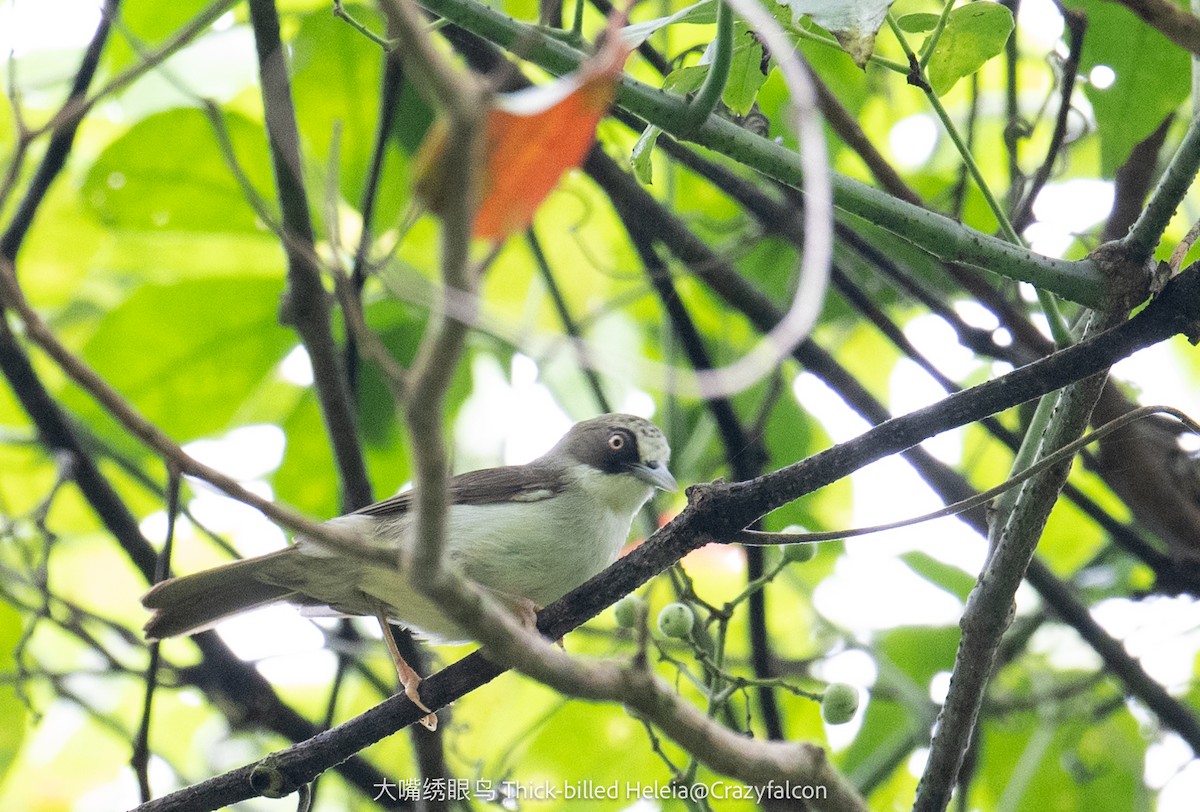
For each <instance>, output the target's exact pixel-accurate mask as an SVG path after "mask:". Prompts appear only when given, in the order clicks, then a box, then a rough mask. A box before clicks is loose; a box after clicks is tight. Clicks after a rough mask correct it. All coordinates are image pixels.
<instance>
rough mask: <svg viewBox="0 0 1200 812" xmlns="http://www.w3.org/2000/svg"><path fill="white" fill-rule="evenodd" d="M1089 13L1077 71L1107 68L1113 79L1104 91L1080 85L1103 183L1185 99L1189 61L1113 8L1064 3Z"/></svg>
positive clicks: (1093, 1) (1079, 0)
mask: <svg viewBox="0 0 1200 812" xmlns="http://www.w3.org/2000/svg"><path fill="white" fill-rule="evenodd" d="M1066 5H1067V6H1068V7H1070V8H1072V9H1076V10H1079V11H1082V12H1084V13H1086V14H1087V19H1088V28H1087V36H1085V37H1084V39H1083V54H1082V58H1081V59H1080V72H1081V73H1082V74H1084V75H1090V74H1091V72H1092V70H1093V69H1094V68H1096V67H1098V66H1101V65H1103V66H1106V67H1108V68H1110V69H1111V70H1112V71H1113V73H1114V74H1115V80H1114V81H1113V83H1112V84H1111V85H1109V86H1108V87H1106V88H1100V87H1097V86H1096V85H1094V84H1091V83H1087V84H1085V85H1084V88H1083V92H1084V94H1085V95H1086V96H1087V99H1088V101H1089V102H1091V105H1092V110H1093V112H1094V113H1095V115H1096V125H1097V128H1098V130H1099V134H1100V171H1101V173H1102V174H1103V176H1104V177H1106V178H1111V177H1113V176H1114V175H1115V174H1116V171H1117V169H1118V168H1119V167H1120V166H1121V164H1123V163H1124V162H1125V159H1126V158H1128V157H1129V152H1130V150H1132V149H1133V146H1134V144H1137V143H1138V142H1139V141H1141V140H1142V139H1144V138H1145V137H1146V136H1147V135H1149V134H1150V133H1151V132H1153V131H1154V129H1155V128H1157V127H1158V125H1159V124H1161V123H1162V121H1163V119H1164V118H1166V116H1167V115H1168V114H1169V113H1171V112H1173V111H1174V110H1175V108H1177V107H1178V106H1179V104H1180V102H1182V101H1183V100H1184V99H1186V98H1187V94H1188V91H1189V88H1190V86H1191V84H1190V83H1191V79H1190V76H1191V71H1190V65H1189V57H1188V54H1187V53H1186V52H1184V51H1183V50H1181V49H1180V48H1178V47H1176V46H1175V45H1174V44H1172V43H1171V42H1170V41H1169V40H1167V38H1166V37H1164V36H1163V35H1162V34H1160V33H1158V32H1157V31H1155V30H1154V29H1153V28H1151V27H1150V26H1148V25H1146V24H1145V23H1143V22H1142V21H1141V20H1139V19H1138V18H1137V17H1136V16H1135V15H1134V14H1132V13H1131V12H1130V11H1128V10H1127V9H1125V8H1124V7H1122V6H1120V5H1118V4H1116V3H1108V2H1102V1H1101V0H1068V1H1067V3H1066Z"/></svg>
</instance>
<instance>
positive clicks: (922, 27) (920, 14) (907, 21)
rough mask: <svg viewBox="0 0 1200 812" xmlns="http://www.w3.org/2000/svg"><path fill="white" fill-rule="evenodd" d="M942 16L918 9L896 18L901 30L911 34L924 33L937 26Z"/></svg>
mask: <svg viewBox="0 0 1200 812" xmlns="http://www.w3.org/2000/svg"><path fill="white" fill-rule="evenodd" d="M941 18H942V15H940V14H931V13H929V12H927V11H917V12H914V13H912V14H905V15H904V16H903V17H900V18H899V19H897V20H896V25H898V26H900V30H901V31H905V32H907V33H909V34H924V33H926V32H929V31H932V30H933V29H935V28H937V24H938V20H940V19H941Z"/></svg>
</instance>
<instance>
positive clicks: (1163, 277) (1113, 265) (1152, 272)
mask: <svg viewBox="0 0 1200 812" xmlns="http://www.w3.org/2000/svg"><path fill="white" fill-rule="evenodd" d="M1088 259H1090V260H1091V261H1092V262H1094V263H1095V264H1096V267H1097V268H1098V269H1099V270H1100V273H1101V274H1102V275H1103V278H1104V285H1105V288H1106V290H1105V291H1104V294H1103V300H1104V301H1103V304H1102V306H1101V307H1100V308H1098V309H1100V310H1103V311H1105V312H1110V313H1111V312H1114V311H1120V310H1132V309H1133V308H1134V307H1136V306H1137V305H1139V304H1141V303H1142V302H1144V301H1146V299H1148V298H1149V297H1151V296H1155V295H1157V294H1158V293H1159V292H1160V291H1162V289H1163V287H1164V286H1165V285H1166V283H1167V279H1168V278H1169V277H1170V272H1171V269H1170V266H1168V265H1167V264H1166V263H1158V264H1157V265H1156V264H1155V262H1154V260H1153V259H1152V258H1140V257H1138V256H1137V255H1136V252H1135V251H1133V250H1131V249H1130V248H1129V246H1127V245H1125V244H1124V243H1122V242H1121V241H1120V240H1114V241H1112V242H1106V243H1104V244H1103V245H1099V246H1097V247H1096V248H1095V249H1094V250H1093V251H1092V252H1091V253H1090V254H1088Z"/></svg>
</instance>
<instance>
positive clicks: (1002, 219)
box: [887, 4, 1074, 347]
mask: <svg viewBox="0 0 1200 812" xmlns="http://www.w3.org/2000/svg"><path fill="white" fill-rule="evenodd" d="M948 5H949V4H948ZM942 19H943V20H944V19H945V15H943V17H942ZM887 22H888V27H889V28H891V30H892V33H893V34H894V35H895V37H896V40H897V41H898V42H899V43H900V47H901V48H903V49H904V53H905V54H907V56H908V59H909V62H910V63H911V64H912V66H913V70H914V71H915V72H916V78H918V79H919V80H920V81H919V83H916V84H918V86H919V87H920V88H921V89H922V90H923V91H925V98H926V99H928V100H929V106H930V107H932V108H933V112H934V113H935V114H936V115H937V117H938V120H939V121H941V122H942V127H943V128H945V130H946V134H947V135H948V136H950V141H951V143H953V144H954V148H955V149H956V150H958V154H959V156H960V157H962V160H963V164H964V165H965V166H966V167H967V172H968V173H969V174H970V175H971V179H972V180H974V181H975V185H976V186H977V187H978V188H979V192H980V194H982V195H983V199H984V201H985V202H986V203H987V205H988V208H989V209H991V210H992V214H993V215H994V216H995V218H996V221H997V222H998V223H999V224H1000V231H1001V233H1003V234H1004V236H1005V238H1006V239H1007V240H1008V241H1009V242H1011V243H1012V244H1013V245H1019V246H1021V247H1022V248H1024V247H1026V246H1025V241H1024V240H1022V239H1021V235H1019V234H1017V230H1016V229H1015V228H1013V224H1012V221H1011V220H1009V218H1008V212H1006V211H1005V210H1004V207H1003V206H1001V205H1000V201H999V200H997V199H996V196H995V195H994V194H992V189H991V187H990V186H988V183H987V181H986V180H984V177H983V172H982V171H981V170H980V169H979V164H977V163H976V162H975V156H974V155H972V154H971V149H970V148H969V147H968V146H967V144H966V142H965V141H963V139H962V136H961V135H960V134H959V132H958V128H957V127H955V126H954V121H953V120H952V119H951V118H950V114H949V113H947V112H946V108H945V106H943V105H942V100H941V99H939V98H938V95H937V93H935V92H934V91H933V87H932V86H931V85H930V84H929V81H928V77H927V76H926V75H925V62H927V61H928V58H929V54H930V53H932V52H933V43H932V42H931V43H930V47H929V48H928V49H927V53H926V54H925V56H924V58H923V60H922V61H918V59H917V55H916V53H915V52H914V51H913V49H912V47H911V46H910V45H909V44H908V39H907V38H906V37H905V36H904V32H903V31H901V30H900V26H899V25H898V24H897V23H896V18H895V16H894V15H892V14H891V13H889V14H888V15H887ZM943 27H944V25H943ZM1037 297H1038V303H1039V304H1041V306H1042V314H1043V315H1044V316H1045V317H1046V322H1047V324H1049V326H1050V334H1051V335H1052V336H1053V337H1054V343H1055V344H1057V345H1058V346H1060V347H1069V346H1070V345H1071V344H1072V343H1073V342H1074V339H1073V338H1072V336H1071V329H1070V328H1069V327H1068V326H1067V322H1066V320H1065V319H1064V318H1063V315H1062V312H1061V311H1060V310H1059V308H1058V302H1056V301H1055V300H1054V296H1053V295H1051V293H1050V292H1049V291H1047V290H1044V289H1043V288H1042V287H1041V286H1040V285H1039V286H1037Z"/></svg>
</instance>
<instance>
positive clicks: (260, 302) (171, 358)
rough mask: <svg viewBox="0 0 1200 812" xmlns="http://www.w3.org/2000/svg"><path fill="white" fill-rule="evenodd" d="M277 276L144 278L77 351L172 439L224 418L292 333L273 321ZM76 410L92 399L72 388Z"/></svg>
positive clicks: (215, 426) (201, 431) (90, 410)
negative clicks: (152, 281)
mask: <svg viewBox="0 0 1200 812" xmlns="http://www.w3.org/2000/svg"><path fill="white" fill-rule="evenodd" d="M280 292H281V284H280V282H279V281H278V280H274V279H254V278H249V279H237V278H208V279H197V280H189V281H184V282H179V283H178V284H174V285H144V286H142V287H140V288H137V289H136V290H135V291H134V292H133V293H132V294H131V295H130V296H129V298H128V299H126V300H125V301H124V302H122V303H121V304H120V305H119V306H117V307H116V309H114V310H113V311H112V313H110V314H109V315H108V316H107V317H106V318H105V319H104V320H103V321H102V322H101V323H100V325H99V327H98V328H97V329H96V331H95V333H94V334H93V335H92V337H91V338H90V340H89V341H88V342H87V343H86V344H85V345H84V347H83V356H84V358H85V359H87V361H88V362H89V363H90V364H91V365H92V366H93V368H94V369H95V370H96V371H97V372H98V373H99V374H100V375H102V376H104V378H105V379H107V380H108V382H109V383H110V384H112V385H113V386H114V387H115V388H116V389H117V390H118V391H119V392H121V394H122V395H124V396H125V397H126V398H128V399H129V400H130V402H131V403H132V404H133V405H134V406H135V407H136V408H137V409H138V410H139V411H140V412H141V413H142V415H143V416H145V417H146V418H148V419H150V420H151V421H153V422H155V423H156V424H157V425H158V426H159V427H160V428H162V429H163V430H164V431H165V432H166V433H167V434H169V435H170V436H171V437H172V438H174V439H175V440H177V441H180V442H184V441H187V440H190V439H193V438H196V437H201V436H204V435H206V434H211V433H213V432H216V431H220V430H222V429H224V428H227V427H228V426H229V425H230V423H231V421H232V419H233V417H234V415H236V414H237V412H238V410H239V409H240V408H241V406H242V404H243V402H244V401H245V400H246V399H247V398H248V397H250V396H251V395H252V394H253V392H254V391H255V389H256V388H257V387H259V386H260V385H261V384H262V383H263V381H264V379H265V378H266V377H267V376H268V375H270V374H271V373H272V372H273V371H274V370H275V368H276V366H277V365H278V364H279V362H280V361H281V360H282V359H283V356H284V355H286V354H287V351H288V350H289V349H290V348H291V347H292V345H293V344H294V342H295V339H294V337H293V336H292V334H291V333H290V331H288V330H285V329H284V328H282V327H280V326H279V324H278V317H277V311H278V308H279V294H280ZM70 400H71V401H72V402H73V403H75V404H77V408H79V409H80V410H81V411H82V412H83V414H85V415H92V416H94V415H95V413H96V412H97V410H98V408H99V407H97V406H95V405H93V404H92V402H91V400H90V399H86V398H84V397H83V396H81V395H71V396H70Z"/></svg>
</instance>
